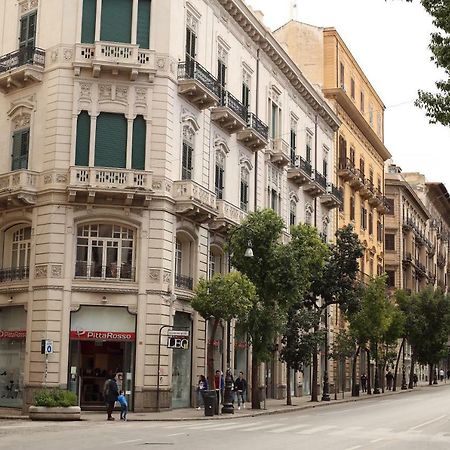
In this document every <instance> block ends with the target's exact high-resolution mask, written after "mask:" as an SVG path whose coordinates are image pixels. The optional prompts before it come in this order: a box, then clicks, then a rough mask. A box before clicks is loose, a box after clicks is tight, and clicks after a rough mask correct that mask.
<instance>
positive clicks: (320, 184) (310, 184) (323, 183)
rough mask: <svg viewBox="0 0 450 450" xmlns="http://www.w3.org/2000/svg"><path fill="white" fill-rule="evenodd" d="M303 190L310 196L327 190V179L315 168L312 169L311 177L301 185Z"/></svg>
mask: <svg viewBox="0 0 450 450" xmlns="http://www.w3.org/2000/svg"><path fill="white" fill-rule="evenodd" d="M303 190H304V191H305V192H306V193H308V194H309V195H310V196H311V197H318V196H319V195H323V194H325V192H326V191H327V179H326V178H325V177H324V176H323V175H322V174H321V173H320V172H317V170H313V171H312V177H311V179H310V180H308V181H307V182H306V184H305V185H304V186H303Z"/></svg>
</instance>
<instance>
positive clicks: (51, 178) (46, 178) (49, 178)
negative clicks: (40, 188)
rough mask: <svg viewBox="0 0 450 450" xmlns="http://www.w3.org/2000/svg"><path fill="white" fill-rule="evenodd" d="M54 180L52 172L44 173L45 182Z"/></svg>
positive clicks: (48, 182)
mask: <svg viewBox="0 0 450 450" xmlns="http://www.w3.org/2000/svg"><path fill="white" fill-rule="evenodd" d="M52 181H53V176H52V175H51V174H47V175H44V184H50V183H51V182H52Z"/></svg>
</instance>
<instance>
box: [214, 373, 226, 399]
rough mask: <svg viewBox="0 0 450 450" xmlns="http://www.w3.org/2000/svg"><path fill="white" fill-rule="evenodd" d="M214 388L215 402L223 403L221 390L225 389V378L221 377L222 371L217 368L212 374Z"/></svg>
mask: <svg viewBox="0 0 450 450" xmlns="http://www.w3.org/2000/svg"><path fill="white" fill-rule="evenodd" d="M214 389H215V391H216V395H217V404H221V403H223V390H224V389H225V380H224V379H223V373H222V372H221V371H220V370H219V369H217V370H216V374H215V376H214Z"/></svg>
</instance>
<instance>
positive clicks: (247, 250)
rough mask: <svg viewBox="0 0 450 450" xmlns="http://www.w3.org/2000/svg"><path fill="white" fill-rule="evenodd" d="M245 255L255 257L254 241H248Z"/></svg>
mask: <svg viewBox="0 0 450 450" xmlns="http://www.w3.org/2000/svg"><path fill="white" fill-rule="evenodd" d="M244 256H245V257H246V258H253V248H252V241H248V243H247V249H246V250H245V253H244Z"/></svg>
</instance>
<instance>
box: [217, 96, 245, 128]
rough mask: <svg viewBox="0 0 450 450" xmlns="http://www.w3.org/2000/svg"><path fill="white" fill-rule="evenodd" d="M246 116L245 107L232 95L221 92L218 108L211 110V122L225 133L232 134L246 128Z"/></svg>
mask: <svg viewBox="0 0 450 450" xmlns="http://www.w3.org/2000/svg"><path fill="white" fill-rule="evenodd" d="M221 89H223V88H221ZM247 114H248V113H247V107H246V106H244V105H243V104H242V103H241V102H240V101H239V100H238V99H237V98H236V97H235V96H234V95H232V94H230V93H229V92H228V91H225V90H223V91H222V93H221V95H220V103H219V106H216V107H214V108H212V110H211V120H212V121H213V122H214V123H216V124H217V125H218V126H219V127H220V128H222V129H223V130H225V131H226V132H227V133H230V134H233V133H237V132H238V131H242V130H244V129H245V128H246V127H247Z"/></svg>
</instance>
